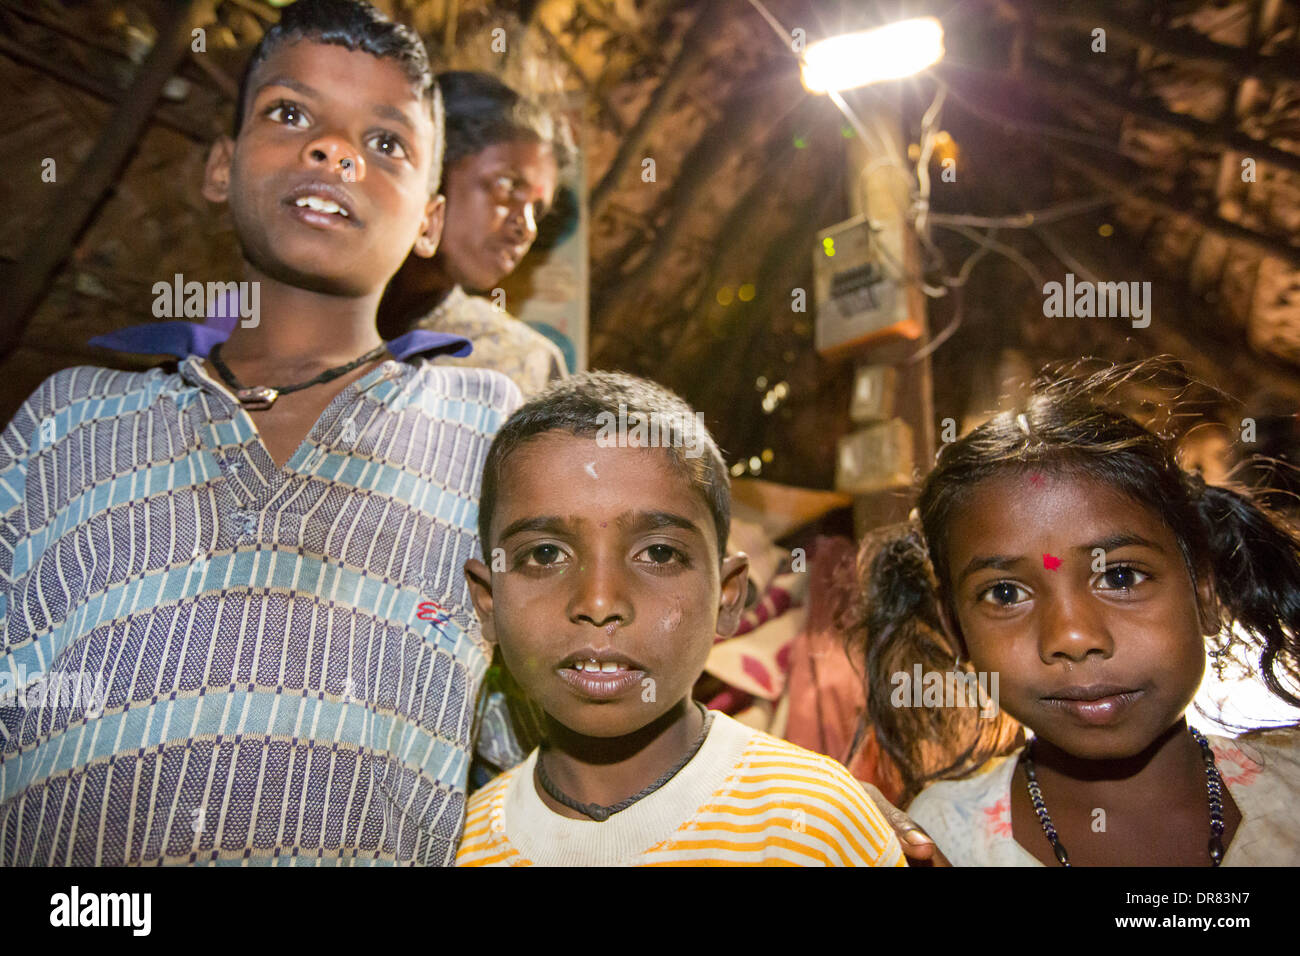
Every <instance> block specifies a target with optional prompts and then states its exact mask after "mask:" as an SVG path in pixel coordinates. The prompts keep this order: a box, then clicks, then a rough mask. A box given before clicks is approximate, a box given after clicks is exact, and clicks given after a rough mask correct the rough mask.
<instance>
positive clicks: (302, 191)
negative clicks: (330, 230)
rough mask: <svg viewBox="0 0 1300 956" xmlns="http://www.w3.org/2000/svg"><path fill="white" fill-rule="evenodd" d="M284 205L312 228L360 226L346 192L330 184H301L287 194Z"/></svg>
mask: <svg viewBox="0 0 1300 956" xmlns="http://www.w3.org/2000/svg"><path fill="white" fill-rule="evenodd" d="M284 204H285V205H286V206H290V207H291V208H293V210H294V211H295V213H296V214H297V216H298V218H300V219H302V220H303V221H304V222H307V223H308V224H310V225H313V226H325V227H330V226H339V225H349V226H359V225H361V221H360V220H359V219H358V218H357V214H356V211H355V209H354V208H353V205H352V202H351V199H350V198H349V196H348V194H347V192H346V191H345V190H343V189H341V188H339V187H338V186H335V185H332V184H331V183H324V182H310V183H303V184H302V185H300V186H297V187H296V188H294V189H293V190H292V191H291V192H290V193H289V195H288V196H287V197H286V198H285V200H284Z"/></svg>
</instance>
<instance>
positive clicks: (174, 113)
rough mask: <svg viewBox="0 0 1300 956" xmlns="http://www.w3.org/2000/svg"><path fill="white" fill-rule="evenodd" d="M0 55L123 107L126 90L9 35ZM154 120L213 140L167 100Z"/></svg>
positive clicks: (204, 140) (198, 140)
mask: <svg viewBox="0 0 1300 956" xmlns="http://www.w3.org/2000/svg"><path fill="white" fill-rule="evenodd" d="M0 56H7V57H9V58H10V59H11V60H13V61H15V62H16V63H21V64H23V65H24V66H28V67H31V68H32V69H34V70H39V71H40V72H42V73H44V74H45V75H46V76H49V77H52V78H53V79H56V80H58V81H59V82H61V83H66V84H67V85H68V86H71V87H73V88H75V89H78V90H81V91H82V92H83V93H89V94H90V95H91V96H94V97H96V98H97V99H101V100H103V101H104V102H106V103H111V104H113V105H114V106H121V104H122V103H123V92H124V91H122V90H120V89H117V88H116V87H114V86H111V85H109V84H107V83H104V82H102V81H100V80H96V79H94V78H93V77H91V76H89V75H87V74H85V73H83V72H81V71H80V70H76V69H73V68H71V67H68V66H64V65H63V64H62V63H58V62H56V61H53V60H49V59H47V58H45V57H43V56H41V55H40V54H39V53H37V52H35V51H34V50H32V49H29V48H28V47H26V46H23V45H22V44H20V43H15V42H14V41H13V40H11V39H10V38H9V37H6V36H0ZM153 119H154V120H156V121H157V122H158V123H159V124H160V125H162V126H166V127H167V128H169V129H172V130H175V131H176V132H178V133H180V134H181V135H182V136H185V137H188V138H189V139H192V140H193V141H194V142H196V143H202V144H203V145H205V146H206V145H207V144H209V143H211V142H212V138H213V137H212V133H211V132H209V131H208V130H207V129H205V128H204V127H202V126H200V125H198V124H197V123H195V122H194V121H193V120H191V119H190V117H189V114H187V113H186V112H185V111H184V110H179V109H177V108H176V107H174V106H172V105H170V104H166V103H164V104H162V105H160V106H159V107H158V109H157V111H156V112H155V114H154V116H153Z"/></svg>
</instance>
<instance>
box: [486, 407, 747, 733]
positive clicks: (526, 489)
mask: <svg viewBox="0 0 1300 956" xmlns="http://www.w3.org/2000/svg"><path fill="white" fill-rule="evenodd" d="M503 472H504V473H503V475H502V481H501V485H500V492H499V495H498V498H497V506H496V511H495V514H494V515H493V518H492V531H491V537H492V545H493V547H499V548H502V549H503V550H504V556H505V566H506V569H507V570H505V571H497V572H493V573H490V574H489V572H488V570H487V568H485V567H484V566H483V564H482V562H479V561H471V562H469V563H468V564H467V565H466V573H467V577H468V578H469V581H470V589H471V592H472V593H473V595H474V603H475V606H476V608H477V609H478V614H479V618H480V620H481V621H482V623H483V631H484V636H485V637H487V638H488V639H489V640H495V641H498V642H500V645H501V653H502V655H503V656H504V658H505V662H506V665H507V666H508V667H509V668H510V672H511V674H512V675H513V676H514V677H515V679H516V680H517V681H518V682H519V684H520V686H521V687H522V688H523V689H524V691H525V692H526V693H527V694H528V695H529V697H531V698H532V699H533V700H534V701H536V702H537V703H538V704H539V705H540V706H541V707H542V708H543V709H544V710H545V711H546V712H547V713H548V714H549V715H550V716H551V717H552V718H553V719H554V720H556V721H557V722H559V723H560V724H562V725H563V726H565V727H567V728H569V729H570V730H572V731H574V732H576V733H579V734H583V735H585V736H590V737H619V736H624V735H627V734H631V733H633V732H635V731H637V730H640V729H641V728H642V727H644V726H645V725H647V724H649V723H651V722H652V721H654V720H656V719H657V718H659V717H660V716H662V715H663V714H664V713H665V712H666V711H668V710H669V709H670V708H671V707H673V706H674V705H676V704H678V703H680V702H681V701H682V700H683V699H685V698H686V697H687V696H688V695H689V694H690V692H691V688H692V686H693V685H694V684H695V681H696V679H697V678H698V677H699V676H700V673H701V672H702V671H703V669H704V662H705V659H706V658H707V657H708V654H709V649H710V648H711V647H712V645H713V639H714V635H724V636H725V635H729V634H731V633H732V632H733V631H734V630H735V627H736V623H737V620H738V618H739V615H740V611H741V608H742V603H743V599H744V594H745V582H746V579H747V570H748V562H747V559H746V558H745V556H744V555H743V554H738V555H733V556H730V557H728V558H726V559H725V560H723V561H721V562H719V560H718V549H717V535H716V532H715V530H714V524H713V517H712V514H711V512H710V511H709V509H708V507H707V505H706V504H705V502H704V499H703V497H702V496H701V495H700V494H699V493H697V492H696V491H694V490H692V488H691V487H690V485H689V484H688V483H687V480H686V478H685V477H683V475H682V474H681V473H680V472H678V471H677V470H676V469H675V468H674V467H673V464H672V462H671V460H670V459H669V452H667V451H665V450H663V449H655V448H644V449H643V448H602V447H600V446H598V445H597V443H596V440H595V438H594V437H577V436H574V435H571V434H567V433H564V432H559V431H552V432H546V433H544V434H542V435H540V436H538V437H537V438H534V439H533V440H531V441H529V442H528V443H527V444H525V445H523V446H521V447H520V448H519V449H518V450H516V451H515V452H514V453H513V454H511V455H510V457H509V458H508V459H507V460H506V462H505V465H504V468H503ZM590 659H595V660H596V661H599V662H602V663H605V664H608V665H618V667H619V669H618V670H615V671H613V672H612V673H604V672H602V673H597V674H592V673H587V672H583V671H579V670H576V669H575V666H574V665H575V664H578V663H579V662H582V663H585V662H587V661H588V660H590Z"/></svg>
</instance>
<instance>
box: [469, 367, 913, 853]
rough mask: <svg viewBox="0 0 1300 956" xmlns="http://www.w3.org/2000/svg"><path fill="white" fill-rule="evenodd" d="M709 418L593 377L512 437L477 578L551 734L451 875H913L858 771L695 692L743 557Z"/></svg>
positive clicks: (546, 403) (515, 427) (738, 586)
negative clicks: (712, 706) (493, 870)
mask: <svg viewBox="0 0 1300 956" xmlns="http://www.w3.org/2000/svg"><path fill="white" fill-rule="evenodd" d="M730 511H731V500H730V489H729V487H728V479H727V471H726V468H725V465H724V463H723V461H722V457H721V455H720V454H719V452H718V449H717V446H716V445H715V444H714V442H713V439H712V438H711V437H710V436H709V433H708V431H707V429H706V428H705V427H704V422H703V416H702V415H699V414H697V413H695V412H693V411H692V410H691V409H690V408H689V407H688V406H687V405H686V404H685V403H684V402H683V401H682V400H681V399H679V398H678V397H677V396H675V395H673V394H672V393H670V392H668V391H666V390H665V389H662V388H660V387H659V386H657V385H654V384H653V383H650V382H647V381H644V380H642V379H638V378H634V377H631V376H627V375H619V374H614V373H604V372H591V373H586V374H583V375H578V376H575V377H573V378H570V379H566V380H564V381H561V382H557V383H555V384H554V385H552V386H551V387H550V388H548V389H547V390H546V391H544V392H542V393H541V394H540V395H539V396H537V398H535V399H534V400H533V401H531V402H529V403H528V404H527V405H525V406H523V407H522V408H520V409H519V410H518V411H517V412H515V414H514V415H513V416H511V418H510V419H509V420H508V421H507V422H506V424H505V425H504V426H502V428H501V430H500V431H499V432H498V433H497V436H496V438H495V440H494V441H493V443H492V448H491V450H490V451H489V453H488V458H487V463H486V466H485V470H484V476H483V488H482V495H481V501H480V511H479V528H480V532H481V540H482V541H483V550H484V554H485V556H486V557H489V561H490V566H489V564H488V563H484V562H482V561H477V560H471V561H469V562H468V563H467V564H466V566H465V571H466V576H467V578H468V580H469V586H470V592H471V595H472V596H473V599H474V604H475V607H476V608H477V611H478V615H479V618H480V620H481V621H482V624H483V634H484V637H486V638H488V639H489V640H492V641H497V642H499V643H500V646H501V653H502V656H503V658H504V659H505V663H506V666H507V667H508V668H509V670H510V672H511V673H512V674H513V676H514V678H515V679H516V680H517V681H518V683H519V685H520V686H521V688H522V689H523V691H524V692H525V693H527V694H528V695H529V697H530V698H531V699H532V700H533V701H535V702H536V703H537V704H538V705H539V706H540V707H541V709H542V710H543V711H544V713H545V724H546V740H545V743H543V744H542V746H541V747H539V748H538V749H536V750H534V751H533V752H532V754H531V755H530V756H529V757H528V759H527V760H525V761H524V762H523V763H522V764H520V765H519V766H517V767H515V768H513V769H512V770H508V771H507V772H505V773H503V774H501V775H500V776H499V777H497V778H496V779H494V780H493V781H492V782H491V783H489V784H488V785H487V786H486V787H484V788H483V789H482V790H480V791H478V792H477V793H475V794H474V795H473V797H471V799H470V801H469V807H468V809H467V814H466V824H465V831H464V835H463V839H462V842H461V846H460V850H459V853H458V854H457V858H456V862H457V864H458V865H460V866H527V865H534V864H535V865H551V866H582V865H592V866H619V865H632V866H746V865H767V866H903V865H905V863H904V860H903V853H902V849H901V847H900V845H899V842H898V838H897V837H896V836H895V834H894V831H893V830H892V829H891V828H890V825H889V824H888V823H887V822H886V820H885V818H884V817H883V816H882V815H881V813H880V811H879V810H877V809H876V807H875V805H874V804H873V803H872V802H871V800H870V799H868V797H867V795H866V794H865V792H864V791H863V789H862V787H861V786H860V785H859V784H858V782H857V781H856V780H854V779H853V777H852V776H850V775H849V773H848V771H847V770H845V769H844V767H842V766H841V765H840V764H838V763H836V762H835V761H834V760H831V759H830V758H828V757H823V756H821V755H819V754H815V753H812V752H811V751H807V750H804V749H802V748H800V747H796V746H794V745H793V744H790V743H787V742H785V741H782V740H778V739H776V738H775V737H771V736H769V735H767V734H764V733H761V732H759V731H755V730H752V729H750V728H748V727H746V726H744V725H743V724H740V723H739V722H737V721H735V720H732V719H731V718H730V717H728V716H726V715H725V714H721V713H717V712H712V711H707V710H705V708H704V707H703V706H702V705H700V704H697V703H695V702H694V701H693V700H692V698H691V688H692V687H693V686H694V684H695V681H696V680H697V679H698V677H699V676H700V673H701V672H702V671H703V669H704V662H705V659H706V658H707V657H708V654H709V649H710V648H711V647H712V644H713V641H714V638H715V636H727V635H730V634H731V633H732V631H733V630H734V629H735V627H736V624H737V621H738V619H739V615H740V612H741V610H742V607H743V603H744V597H745V591H746V579H747V572H748V561H747V559H746V557H745V556H744V555H743V554H733V555H727V554H726V553H725V551H726V541H727V532H728V527H729V525H730Z"/></svg>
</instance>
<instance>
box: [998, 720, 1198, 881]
mask: <svg viewBox="0 0 1300 956" xmlns="http://www.w3.org/2000/svg"><path fill="white" fill-rule="evenodd" d="M1187 729H1188V730H1190V731H1191V732H1192V739H1194V740H1195V741H1196V742H1197V743H1198V744H1199V745H1200V747H1201V760H1202V761H1204V763H1205V780H1206V783H1205V786H1206V790H1207V791H1208V792H1209V797H1210V845H1209V850H1210V863H1211V865H1212V866H1218V865H1219V864H1220V863H1222V862H1223V854H1224V850H1223V777H1221V776H1220V775H1219V768H1218V766H1217V765H1216V764H1215V762H1214V751H1213V750H1211V749H1210V742H1209V741H1208V740H1206V739H1205V735H1204V734H1202V733H1201V732H1200V731H1199V730H1197V729H1196V728H1195V727H1191V726H1189V727H1188V728H1187ZM1033 750H1034V742H1033V741H1032V740H1031V741H1030V742H1029V746H1028V747H1026V748H1025V756H1024V758H1023V760H1022V761H1021V763H1022V764H1023V766H1024V768H1025V779H1026V780H1028V782H1029V801H1030V802H1031V803H1032V804H1033V805H1034V812H1035V813H1036V814H1038V822H1039V823H1041V824H1042V825H1043V833H1045V834H1047V842H1048V843H1050V844H1052V852H1053V853H1054V854H1056V859H1057V862H1058V863H1060V864H1061V866H1069V865H1070V855H1069V854H1068V853H1066V852H1065V845H1064V844H1062V843H1061V838H1060V837H1059V836H1057V834H1056V827H1055V826H1053V825H1052V818H1051V817H1050V816H1048V814H1047V804H1046V803H1045V802H1043V790H1042V788H1041V787H1040V786H1039V785H1038V775H1037V774H1036V773H1035V772H1034V757H1033Z"/></svg>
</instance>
